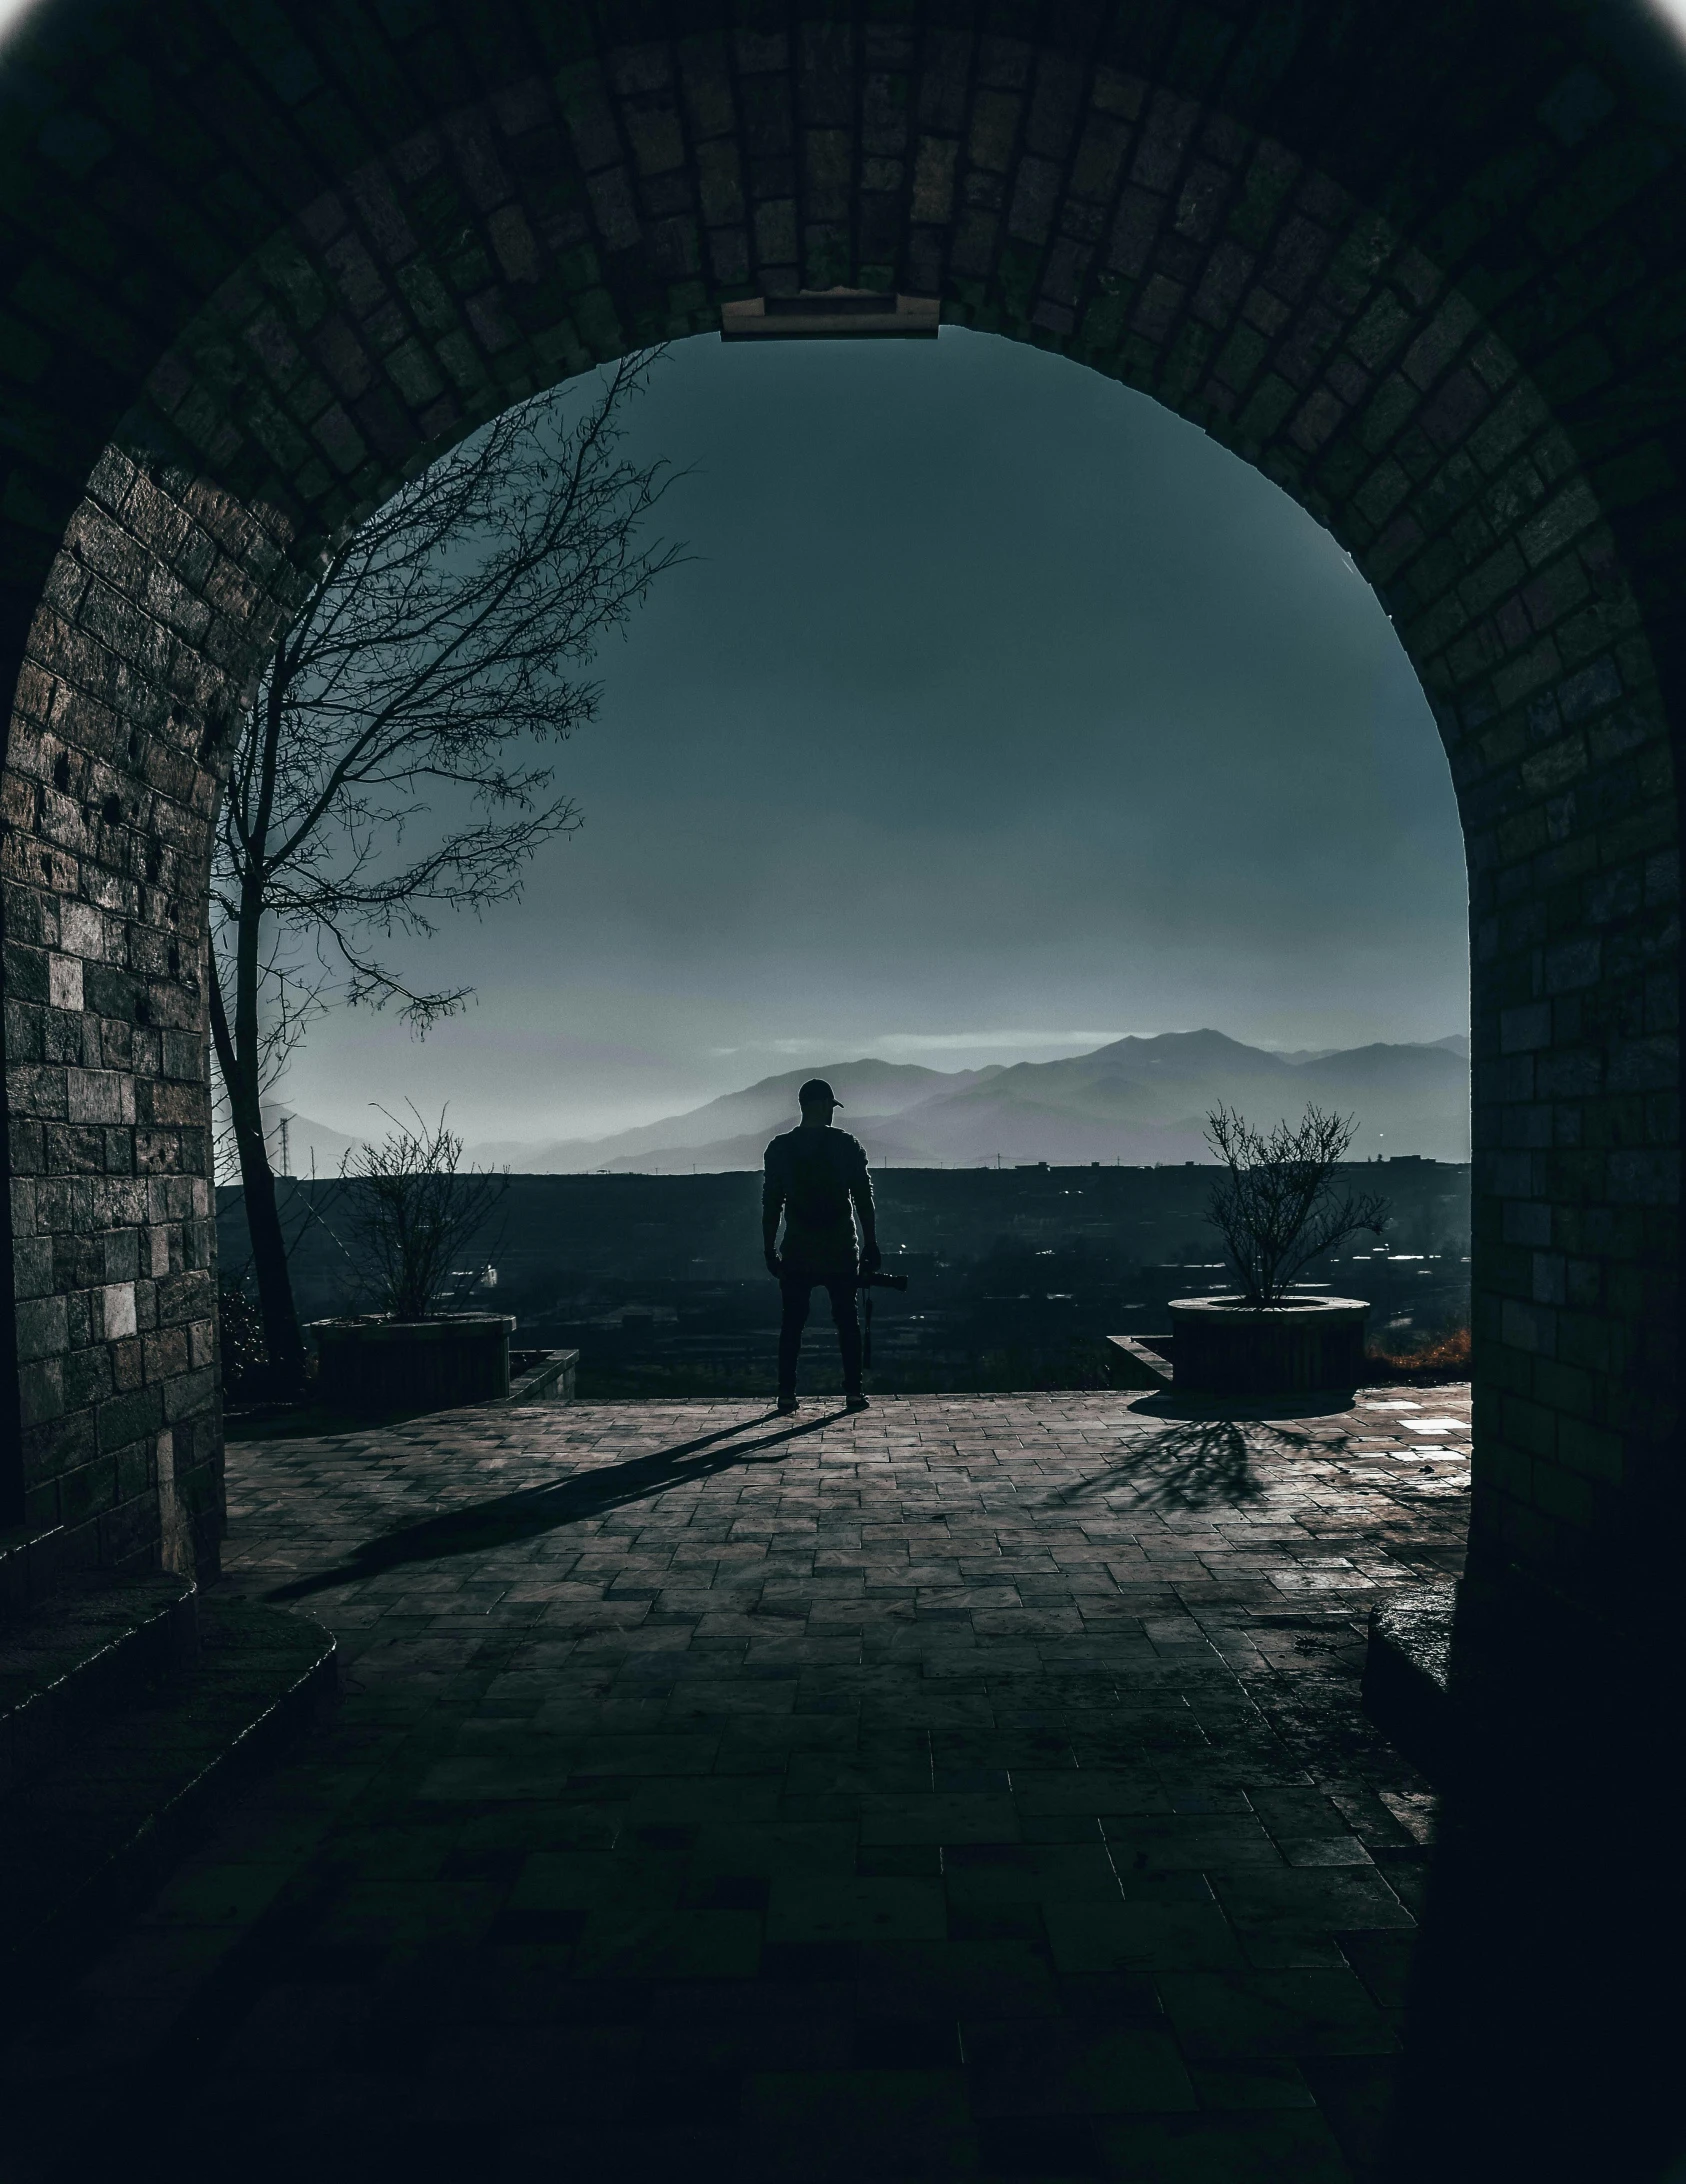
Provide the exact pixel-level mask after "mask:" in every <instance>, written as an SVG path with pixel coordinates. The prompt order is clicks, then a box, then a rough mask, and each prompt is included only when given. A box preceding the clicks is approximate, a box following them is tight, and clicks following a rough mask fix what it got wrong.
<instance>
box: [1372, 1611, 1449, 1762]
mask: <svg viewBox="0 0 1686 2184" xmlns="http://www.w3.org/2000/svg"><path fill="white" fill-rule="evenodd" d="M1457 1612H1458V1588H1457V1586H1456V1585H1455V1584H1450V1583H1448V1584H1439V1585H1424V1586H1421V1587H1416V1586H1413V1587H1411V1588H1410V1589H1409V1590H1408V1591H1405V1592H1401V1593H1396V1594H1395V1595H1394V1596H1393V1597H1392V1599H1390V1600H1387V1601H1384V1602H1383V1604H1382V1605H1381V1606H1380V1607H1377V1608H1372V1609H1371V1611H1370V1639H1369V1645H1368V1648H1367V1650H1366V1652H1365V1656H1364V1683H1363V1701H1364V1711H1365V1712H1366V1713H1367V1714H1368V1715H1369V1717H1370V1719H1371V1720H1372V1721H1373V1722H1374V1723H1375V1724H1376V1727H1377V1728H1378V1729H1380V1730H1381V1731H1382V1733H1383V1735H1384V1736H1386V1738H1387V1739H1388V1741H1389V1743H1391V1744H1393V1745H1394V1746H1396V1747H1397V1749H1398V1750H1400V1751H1401V1752H1403V1753H1404V1755H1405V1757H1406V1758H1407V1759H1408V1760H1410V1761H1411V1763H1412V1765H1413V1766H1416V1767H1420V1768H1421V1769H1422V1771H1423V1773H1424V1774H1425V1775H1427V1776H1428V1778H1429V1780H1430V1781H1431V1782H1441V1781H1444V1780H1445V1779H1446V1777H1447V1775H1448V1774H1449V1772H1450V1771H1451V1769H1452V1766H1453V1764H1454V1759H1455V1751H1456V1744H1457V1737H1456V1723H1455V1712H1454V1701H1453V1697H1452V1626H1453V1624H1454V1622H1455V1621H1456V1618H1457Z"/></svg>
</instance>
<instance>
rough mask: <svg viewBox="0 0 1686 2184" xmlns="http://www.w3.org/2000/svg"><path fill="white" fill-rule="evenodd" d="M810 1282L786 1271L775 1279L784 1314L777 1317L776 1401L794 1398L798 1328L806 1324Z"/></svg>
mask: <svg viewBox="0 0 1686 2184" xmlns="http://www.w3.org/2000/svg"><path fill="white" fill-rule="evenodd" d="M812 1288H813V1283H812V1282H810V1281H807V1280H805V1279H804V1278H803V1277H802V1276H801V1275H799V1274H787V1275H785V1277H784V1279H783V1280H782V1281H781V1282H780V1283H779V1296H780V1299H781V1301H782V1303H783V1306H784V1316H783V1317H782V1318H781V1320H780V1321H779V1401H780V1402H781V1403H794V1402H795V1400H796V1360H797V1358H798V1357H799V1356H800V1355H801V1352H802V1330H803V1328H804V1327H806V1326H807V1324H808V1293H809V1291H810V1290H811V1289H812Z"/></svg>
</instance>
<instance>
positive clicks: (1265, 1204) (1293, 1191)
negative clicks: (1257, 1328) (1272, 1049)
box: [1206, 1106, 1389, 1312]
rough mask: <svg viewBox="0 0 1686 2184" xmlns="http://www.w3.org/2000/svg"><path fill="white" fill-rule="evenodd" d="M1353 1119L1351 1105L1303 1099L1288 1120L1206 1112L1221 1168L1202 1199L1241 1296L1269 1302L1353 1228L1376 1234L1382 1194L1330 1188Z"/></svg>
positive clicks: (1258, 1304) (1382, 1221)
mask: <svg viewBox="0 0 1686 2184" xmlns="http://www.w3.org/2000/svg"><path fill="white" fill-rule="evenodd" d="M1357 1127H1358V1124H1357V1120H1356V1118H1355V1117H1354V1116H1351V1115H1331V1114H1325V1113H1324V1112H1323V1110H1322V1109H1321V1108H1320V1107H1307V1109H1306V1111H1305V1114H1304V1116H1303V1117H1302V1118H1301V1120H1300V1121H1298V1122H1297V1123H1295V1122H1287V1121H1283V1122H1279V1123H1276V1124H1275V1125H1274V1126H1273V1127H1272V1128H1271V1129H1269V1130H1255V1129H1253V1128H1252V1126H1251V1125H1250V1124H1249V1123H1247V1122H1245V1121H1244V1120H1243V1119H1242V1117H1241V1116H1240V1115H1238V1114H1236V1113H1235V1112H1234V1111H1233V1110H1232V1109H1230V1108H1228V1107H1221V1106H1220V1107H1216V1108H1214V1109H1213V1110H1212V1112H1211V1113H1210V1114H1209V1115H1208V1116H1207V1117H1206V1142H1207V1144H1208V1145H1210V1146H1211V1148H1212V1150H1213V1152H1215V1153H1216V1154H1217V1156H1218V1158H1219V1159H1220V1160H1221V1161H1222V1162H1223V1163H1224V1166H1225V1167H1226V1169H1227V1170H1228V1173H1227V1175H1226V1176H1225V1177H1224V1178H1223V1180H1222V1181H1221V1182H1220V1183H1218V1184H1217V1186H1216V1187H1215V1188H1214V1190H1213V1192H1212V1195H1211V1198H1210V1199H1209V1200H1208V1201H1207V1206H1206V1218H1207V1220H1208V1221H1210V1222H1211V1223H1212V1225H1213V1227H1214V1228H1215V1229H1217V1231H1218V1232H1219V1234H1220V1235H1221V1236H1222V1237H1223V1240H1224V1246H1225V1248H1226V1250H1227V1251H1228V1253H1229V1256H1230V1260H1231V1263H1232V1264H1233V1265H1234V1268H1235V1272H1236V1278H1237V1280H1238V1281H1239V1282H1240V1285H1241V1294H1242V1298H1243V1300H1244V1302H1245V1303H1246V1304H1248V1305H1249V1306H1250V1307H1251V1308H1252V1309H1253V1310H1254V1311H1256V1312H1263V1311H1269V1310H1270V1309H1271V1308H1272V1307H1274V1306H1277V1305H1280V1304H1282V1303H1284V1302H1285V1301H1287V1294H1288V1291H1289V1288H1290V1286H1291V1285H1292V1283H1293V1282H1294V1281H1295V1280H1296V1279H1297V1277H1298V1276H1299V1275H1300V1274H1302V1273H1303V1272H1304V1271H1305V1269H1306V1268H1307V1267H1308V1266H1309V1265H1310V1264H1311V1262H1312V1261H1313V1259H1316V1258H1318V1257H1319V1256H1320V1255H1321V1254H1322V1253H1323V1252H1325V1251H1329V1250H1332V1249H1333V1248H1334V1246H1335V1245H1336V1244H1339V1243H1343V1242H1344V1241H1345V1240H1346V1238H1347V1237H1349V1236H1353V1235H1356V1234H1357V1232H1358V1231H1359V1230H1360V1229H1368V1230H1370V1231H1371V1232H1372V1233H1373V1234H1375V1235H1378V1236H1379V1235H1380V1234H1381V1232H1382V1230H1383V1229H1384V1228H1385V1227H1386V1226H1387V1223H1388V1219H1389V1214H1388V1205H1387V1201H1386V1199H1384V1198H1378V1197H1377V1196H1376V1195H1375V1193H1374V1192H1369V1191H1367V1192H1364V1193H1355V1192H1352V1191H1348V1192H1346V1193H1345V1194H1344V1195H1340V1194H1338V1193H1337V1191H1336V1189H1335V1183H1334V1171H1335V1169H1336V1168H1337V1167H1338V1166H1339V1165H1340V1162H1341V1160H1342V1158H1343V1157H1344V1156H1345V1153H1346V1149H1347V1147H1348V1146H1349V1145H1350V1144H1351V1143H1352V1140H1353V1134H1354V1132H1355V1131H1356V1129H1357Z"/></svg>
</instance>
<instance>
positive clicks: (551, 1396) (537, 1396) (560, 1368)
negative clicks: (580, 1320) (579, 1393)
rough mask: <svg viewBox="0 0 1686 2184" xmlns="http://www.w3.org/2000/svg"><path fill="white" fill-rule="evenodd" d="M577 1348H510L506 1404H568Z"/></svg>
mask: <svg viewBox="0 0 1686 2184" xmlns="http://www.w3.org/2000/svg"><path fill="white" fill-rule="evenodd" d="M579 1365H580V1353H579V1352H578V1350H512V1351H511V1352H510V1354H509V1393H508V1395H507V1396H505V1397H504V1398H503V1400H504V1401H505V1402H506V1403H510V1404H516V1403H571V1402H572V1401H573V1400H574V1390H575V1386H576V1384H577V1381H578V1376H579Z"/></svg>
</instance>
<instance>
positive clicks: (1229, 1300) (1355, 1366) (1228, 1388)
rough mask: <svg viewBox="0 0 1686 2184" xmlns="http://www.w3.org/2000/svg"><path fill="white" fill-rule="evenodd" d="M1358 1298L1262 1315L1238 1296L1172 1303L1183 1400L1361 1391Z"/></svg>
mask: <svg viewBox="0 0 1686 2184" xmlns="http://www.w3.org/2000/svg"><path fill="white" fill-rule="evenodd" d="M1369 1314H1370V1307H1369V1306H1368V1305H1367V1304H1364V1303H1361V1302H1360V1301H1359V1300H1358V1299H1357V1298H1355V1297H1306V1298H1303V1299H1302V1298H1296V1299H1295V1301H1294V1302H1293V1303H1292V1304H1282V1305H1276V1306H1273V1307H1272V1308H1271V1310H1269V1311H1266V1312H1256V1311H1253V1310H1251V1309H1250V1308H1249V1307H1248V1306H1247V1305H1245V1304H1243V1303H1242V1301H1241V1299H1240V1298H1239V1297H1180V1298H1177V1299H1176V1300H1174V1301H1173V1303H1172V1305H1171V1331H1172V1334H1173V1336H1174V1338H1175V1339H1174V1341H1173V1343H1172V1346H1171V1355H1172V1360H1173V1370H1172V1378H1171V1385H1172V1387H1173V1388H1174V1390H1175V1391H1176V1393H1177V1394H1178V1395H1243V1396H1251V1395H1293V1394H1299V1393H1309V1392H1310V1391H1311V1390H1312V1389H1314V1388H1355V1387H1357V1385H1358V1383H1359V1382H1360V1381H1361V1380H1362V1379H1363V1377H1364V1322H1365V1321H1366V1319H1368V1317H1369Z"/></svg>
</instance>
